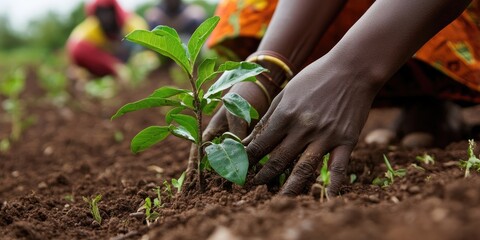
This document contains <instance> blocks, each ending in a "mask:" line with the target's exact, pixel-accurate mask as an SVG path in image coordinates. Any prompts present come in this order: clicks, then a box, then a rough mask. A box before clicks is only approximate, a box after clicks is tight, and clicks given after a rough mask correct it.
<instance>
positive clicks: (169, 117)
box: [165, 106, 186, 124]
mask: <svg viewBox="0 0 480 240" xmlns="http://www.w3.org/2000/svg"><path fill="white" fill-rule="evenodd" d="M185 108H186V107H184V106H181V107H176V108H172V109H170V111H168V112H167V114H165V122H167V124H170V123H172V121H173V118H172V114H179V113H181V112H182V111H183V110H185Z"/></svg>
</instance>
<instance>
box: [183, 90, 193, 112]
mask: <svg viewBox="0 0 480 240" xmlns="http://www.w3.org/2000/svg"><path fill="white" fill-rule="evenodd" d="M192 95H193V94H191V93H184V94H182V95H180V97H181V98H182V105H183V106H185V107H187V108H190V109H192V110H193V109H195V106H194V105H193V102H194V101H195V100H194V98H193V96H192Z"/></svg>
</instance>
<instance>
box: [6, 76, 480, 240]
mask: <svg viewBox="0 0 480 240" xmlns="http://www.w3.org/2000/svg"><path fill="white" fill-rule="evenodd" d="M30 75H31V76H30V78H29V89H28V91H27V93H26V94H25V99H26V100H27V105H28V114H29V115H31V116H35V117H36V124H35V125H33V126H31V127H30V128H28V129H27V131H26V132H25V133H24V135H23V137H22V141H21V142H19V143H16V144H15V145H14V146H13V148H12V149H11V151H10V152H8V153H0V204H1V205H0V239H214V240H216V239H320V238H321V239H348V238H350V239H419V238H422V239H478V236H477V234H478V230H477V228H478V226H479V225H480V191H479V190H478V189H480V178H479V176H478V174H476V173H474V174H473V176H472V177H471V178H469V179H464V178H463V172H462V171H461V170H460V169H459V168H458V166H457V162H458V160H459V159H465V157H466V149H467V142H466V141H462V142H457V143H451V144H450V145H449V146H448V147H447V148H445V149H418V150H408V149H402V148H399V147H390V148H380V147H368V146H366V145H364V144H362V143H360V144H359V146H357V148H356V150H355V151H354V153H353V155H352V159H351V164H350V167H349V173H355V174H356V175H357V176H358V179H357V181H356V182H355V183H354V184H351V185H348V186H346V187H345V189H344V192H345V193H344V194H343V195H342V196H341V197H338V198H334V199H331V200H330V201H328V202H321V201H319V200H318V199H316V198H314V197H313V196H312V195H311V194H307V195H304V196H299V197H297V198H281V197H276V196H275V195H274V193H273V192H270V191H269V189H267V187H266V186H258V187H253V188H249V189H243V188H240V187H237V186H232V184H229V183H227V182H225V181H224V180H222V179H220V178H218V177H214V176H212V175H209V176H208V177H207V179H208V185H209V187H208V190H207V192H205V193H203V194H195V193H190V194H184V195H177V196H176V197H174V198H173V199H170V198H169V197H168V196H167V194H166V193H164V194H163V200H164V202H165V205H164V207H163V208H162V209H161V210H160V215H161V217H160V218H159V219H158V221H157V222H156V223H154V224H152V225H150V226H147V225H146V223H145V221H144V220H143V219H142V218H141V217H140V218H139V217H135V216H131V213H135V212H136V211H137V209H138V208H139V207H140V206H141V204H142V201H143V200H144V199H145V198H146V197H147V196H150V197H155V193H154V191H153V190H152V189H153V188H154V187H155V186H157V185H161V184H162V182H163V181H164V180H165V179H171V178H172V177H178V176H179V175H180V173H181V172H182V171H183V170H184V168H185V166H186V160H187V158H188V148H189V144H188V143H187V142H184V141H181V140H177V139H175V138H168V139H167V140H166V141H165V142H163V143H161V144H159V145H158V146H156V147H154V148H152V149H150V150H147V151H145V152H144V153H142V154H139V155H133V154H132V153H130V151H129V140H130V139H131V137H133V136H134V134H136V133H137V132H138V131H139V130H141V129H143V128H144V127H146V126H149V125H153V124H159V123H158V122H159V121H160V123H161V122H162V121H163V120H162V117H161V111H151V112H147V111H143V112H138V113H131V114H129V115H128V116H125V117H123V118H121V119H119V120H115V121H113V122H111V121H110V120H109V117H110V116H111V115H112V113H114V111H115V110H116V109H117V108H118V107H119V106H120V105H121V104H123V103H126V102H128V101H131V100H134V99H138V98H140V97H142V96H146V95H147V94H148V93H150V92H151V91H152V89H154V88H155V87H158V86H159V85H160V84H164V83H165V81H161V82H160V83H158V82H154V81H151V82H149V83H148V84H147V85H146V86H144V87H141V88H139V89H134V90H128V91H127V90H122V91H121V93H120V94H119V96H121V97H116V98H114V99H111V100H108V101H95V100H91V99H87V98H85V96H82V95H81V94H76V97H75V101H72V102H71V103H69V104H68V106H67V107H65V108H61V109H59V108H56V107H54V106H51V105H49V104H47V103H45V102H44V101H43V100H42V96H43V92H42V91H41V90H40V89H39V88H38V87H37V86H36V83H35V74H34V73H33V72H32V73H31V74H30ZM158 77H159V78H162V77H163V78H165V77H166V76H164V75H163V74H160V75H159V76H158ZM159 113H160V114H159ZM0 114H1V115H0V117H1V116H3V115H4V113H3V112H0ZM466 116H468V117H469V119H478V118H479V116H480V114H478V109H477V110H474V111H470V112H469V113H467V114H466ZM0 119H1V118H0ZM371 122H373V123H374V125H376V124H377V122H375V120H373V121H371ZM0 130H1V131H0V138H3V137H5V136H6V135H7V134H8V124H7V123H6V122H5V121H0ZM115 131H121V132H122V133H124V135H125V139H124V140H123V141H120V142H117V141H116V140H115V138H114V134H115ZM424 152H428V153H430V154H432V155H434V156H435V157H436V160H437V161H436V163H435V165H433V166H431V165H429V166H423V165H422V167H424V168H425V171H422V170H418V169H416V168H414V167H412V166H411V164H412V163H415V156H417V155H420V154H422V153H424ZM382 154H387V156H388V157H389V159H390V160H391V161H392V162H393V164H394V167H395V168H400V167H402V168H407V169H408V174H407V177H405V178H401V179H399V180H398V181H396V182H395V183H394V184H393V185H392V186H391V187H389V188H380V187H377V186H373V185H370V183H371V181H372V179H373V178H375V177H376V176H381V175H382V173H383V172H384V171H385V166H384V164H383V159H382ZM152 165H155V166H158V167H161V168H162V169H163V170H164V172H163V173H162V174H159V173H157V172H155V171H151V170H149V168H148V167H149V166H152ZM270 190H272V189H270ZM96 194H102V195H103V200H102V201H101V202H100V203H99V207H100V211H101V215H102V217H103V222H102V224H101V225H98V224H96V223H95V222H94V221H93V218H92V216H91V215H90V213H89V209H88V206H87V204H86V203H85V202H83V200H82V197H83V196H94V195H96ZM69 198H72V199H73V201H71V200H69Z"/></svg>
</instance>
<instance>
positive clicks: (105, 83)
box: [85, 76, 117, 99]
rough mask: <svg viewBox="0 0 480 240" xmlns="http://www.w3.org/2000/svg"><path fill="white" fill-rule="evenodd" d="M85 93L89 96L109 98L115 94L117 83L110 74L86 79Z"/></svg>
mask: <svg viewBox="0 0 480 240" xmlns="http://www.w3.org/2000/svg"><path fill="white" fill-rule="evenodd" d="M85 93H87V95H88V96H89V97H91V98H98V99H109V98H112V97H114V96H115V95H116V94H117V84H116V82H115V79H114V78H113V77H112V76H105V77H101V78H98V79H94V80H91V81H88V82H87V83H86V84H85Z"/></svg>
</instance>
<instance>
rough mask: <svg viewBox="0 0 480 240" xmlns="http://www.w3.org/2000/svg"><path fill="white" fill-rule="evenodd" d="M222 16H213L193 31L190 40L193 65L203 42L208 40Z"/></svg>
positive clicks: (189, 49)
mask: <svg viewBox="0 0 480 240" xmlns="http://www.w3.org/2000/svg"><path fill="white" fill-rule="evenodd" d="M218 21H220V18H219V17H217V16H213V17H211V18H208V19H207V20H205V21H204V22H203V23H202V24H200V26H198V28H197V29H196V30H195V32H193V34H192V37H190V40H189V41H188V52H189V53H190V63H191V65H192V66H193V65H194V64H195V60H196V59H197V56H198V54H199V53H200V50H201V49H202V46H203V44H204V43H205V41H206V40H207V38H208V36H210V34H211V33H212V31H213V29H214V28H215V27H216V26H217V24H218Z"/></svg>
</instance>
